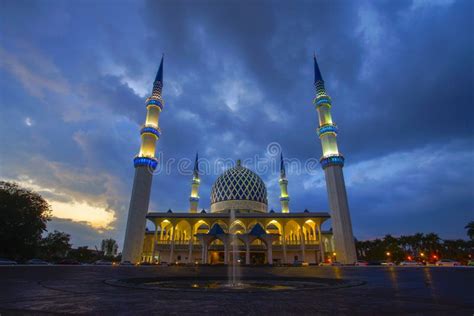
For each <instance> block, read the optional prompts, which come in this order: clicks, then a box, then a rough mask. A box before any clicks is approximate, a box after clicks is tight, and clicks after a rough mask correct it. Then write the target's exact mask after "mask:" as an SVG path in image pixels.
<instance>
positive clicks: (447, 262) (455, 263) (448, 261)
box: [436, 259, 461, 267]
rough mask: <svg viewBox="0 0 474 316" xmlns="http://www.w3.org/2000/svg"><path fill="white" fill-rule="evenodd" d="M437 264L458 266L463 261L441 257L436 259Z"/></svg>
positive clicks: (439, 265) (440, 265)
mask: <svg viewBox="0 0 474 316" xmlns="http://www.w3.org/2000/svg"><path fill="white" fill-rule="evenodd" d="M436 265H437V266H438V267H457V266H460V265H461V263H460V262H459V261H456V260H451V259H441V260H438V261H436Z"/></svg>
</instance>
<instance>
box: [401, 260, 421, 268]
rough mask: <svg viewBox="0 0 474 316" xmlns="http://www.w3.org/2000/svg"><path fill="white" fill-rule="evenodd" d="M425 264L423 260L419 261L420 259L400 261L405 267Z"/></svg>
mask: <svg viewBox="0 0 474 316" xmlns="http://www.w3.org/2000/svg"><path fill="white" fill-rule="evenodd" d="M422 265H423V264H422V263H421V262H418V261H411V260H409V261H402V262H400V266H403V267H419V266H422Z"/></svg>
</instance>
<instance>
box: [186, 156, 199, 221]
mask: <svg viewBox="0 0 474 316" xmlns="http://www.w3.org/2000/svg"><path fill="white" fill-rule="evenodd" d="M200 183H201V180H200V179H199V157H198V153H196V159H195V160H194V169H193V180H192V181H191V196H190V197H189V212H190V213H197V210H198V204H199V185H200Z"/></svg>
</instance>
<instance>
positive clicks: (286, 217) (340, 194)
mask: <svg viewBox="0 0 474 316" xmlns="http://www.w3.org/2000/svg"><path fill="white" fill-rule="evenodd" d="M314 74H315V78H314V84H315V88H316V97H315V99H314V104H315V107H316V110H317V113H318V116H319V128H318V136H319V138H320V140H321V143H322V147H323V156H322V157H321V160H320V162H321V165H322V167H323V170H324V172H325V176H326V185H327V190H328V197H329V205H330V208H331V215H329V213H326V212H309V211H307V210H305V211H290V206H289V201H290V198H289V194H288V190H287V186H288V180H287V177H286V170H285V163H284V159H283V156H281V165H280V179H279V184H280V190H281V194H280V202H281V212H274V211H273V210H271V211H270V212H268V206H267V190H266V186H265V183H264V182H263V181H262V179H261V178H260V177H259V176H258V175H257V174H255V173H254V172H253V171H251V170H250V169H248V168H246V167H245V166H242V164H241V162H240V160H238V161H237V163H236V165H235V166H234V167H233V168H230V169H228V170H226V171H225V172H224V173H223V174H222V175H220V176H219V177H218V178H217V180H216V181H215V183H214V185H213V187H212V192H211V207H210V212H205V211H204V210H203V211H201V212H198V204H199V185H200V182H201V179H200V177H199V168H198V157H197V155H196V160H195V166H194V172H193V177H192V181H191V195H190V198H189V201H190V207H189V211H188V212H187V213H185V212H175V213H173V212H172V211H171V210H169V211H168V212H150V213H148V204H149V200H150V190H151V183H152V172H151V171H153V170H154V169H155V168H156V166H157V160H156V158H155V146H156V141H157V140H158V139H159V138H160V136H161V132H160V129H159V126H158V118H159V115H160V113H161V111H162V109H163V104H164V102H163V100H162V96H161V93H162V88H163V59H162V60H161V63H160V67H159V70H158V74H157V76H156V79H155V82H154V85H153V92H152V95H151V96H150V97H149V98H148V99H147V101H146V104H147V116H146V122H145V124H144V126H143V128H142V129H141V139H142V142H141V147H140V152H139V154H138V155H137V156H136V157H135V159H134V165H135V178H134V183H133V190H132V196H131V200H130V209H129V214H128V222H127V230H126V234H125V241H124V249H123V254H122V260H123V261H130V262H139V261H147V262H151V261H161V262H164V261H166V262H182V263H194V262H197V263H211V264H213V263H224V264H227V263H229V262H231V260H239V261H240V262H241V263H246V264H263V263H267V264H274V263H293V262H295V261H306V262H309V263H318V262H321V261H324V260H326V259H327V258H328V257H331V258H332V259H333V260H334V259H336V260H337V261H341V262H343V263H353V262H354V261H355V260H356V252H355V246H354V237H353V234H352V225H351V219H350V215H349V209H348V203H347V195H346V189H345V184H344V177H343V173H342V167H343V165H344V157H343V156H342V155H341V154H340V153H339V150H338V146H337V140H336V135H337V127H336V125H335V124H334V123H333V122H332V117H331V112H330V109H331V98H330V97H329V96H328V94H327V93H326V91H325V87H324V81H323V79H322V76H321V73H320V71H319V67H318V64H317V61H316V57H314ZM329 218H331V219H332V226H333V231H332V233H331V232H323V231H322V229H321V226H322V224H323V222H324V221H326V220H327V219H329ZM146 220H149V221H151V222H153V224H154V225H155V227H156V229H155V231H153V232H148V231H147V232H145V226H146V225H145V224H146Z"/></svg>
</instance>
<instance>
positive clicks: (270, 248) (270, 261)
mask: <svg viewBox="0 0 474 316" xmlns="http://www.w3.org/2000/svg"><path fill="white" fill-rule="evenodd" d="M267 258H268V264H270V265H271V264H273V246H272V240H271V239H270V240H269V239H267Z"/></svg>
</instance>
